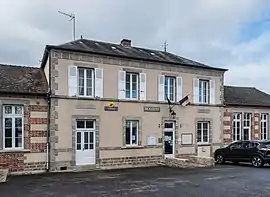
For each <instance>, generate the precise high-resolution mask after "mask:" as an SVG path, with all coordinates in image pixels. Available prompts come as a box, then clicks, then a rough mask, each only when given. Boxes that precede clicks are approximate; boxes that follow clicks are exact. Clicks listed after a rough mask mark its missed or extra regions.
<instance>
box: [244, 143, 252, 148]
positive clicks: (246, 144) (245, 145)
mask: <svg viewBox="0 0 270 197" xmlns="http://www.w3.org/2000/svg"><path fill="white" fill-rule="evenodd" d="M250 144H251V143H249V142H243V148H250Z"/></svg>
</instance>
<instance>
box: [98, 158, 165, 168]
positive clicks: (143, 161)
mask: <svg viewBox="0 0 270 197" xmlns="http://www.w3.org/2000/svg"><path fill="white" fill-rule="evenodd" d="M161 161H162V155H155V156H138V157H119V158H106V159H100V168H101V169H114V168H115V169H116V168H128V167H132V168H135V167H147V166H157V165H158V164H159V163H160V162H161Z"/></svg>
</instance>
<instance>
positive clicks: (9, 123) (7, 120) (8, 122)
mask: <svg viewBox="0 0 270 197" xmlns="http://www.w3.org/2000/svg"><path fill="white" fill-rule="evenodd" d="M5 128H12V118H5Z"/></svg>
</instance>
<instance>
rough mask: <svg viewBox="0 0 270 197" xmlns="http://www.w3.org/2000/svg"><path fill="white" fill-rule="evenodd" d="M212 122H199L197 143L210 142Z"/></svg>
mask: <svg viewBox="0 0 270 197" xmlns="http://www.w3.org/2000/svg"><path fill="white" fill-rule="evenodd" d="M209 130H210V122H205V121H200V122H197V143H209Z"/></svg>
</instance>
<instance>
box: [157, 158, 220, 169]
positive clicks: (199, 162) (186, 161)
mask: <svg viewBox="0 0 270 197" xmlns="http://www.w3.org/2000/svg"><path fill="white" fill-rule="evenodd" d="M162 165H164V166H168V167H173V168H198V167H212V166H214V165H215V162H214V159H213V158H211V157H198V156H191V157H189V158H165V159H164V160H163V162H162Z"/></svg>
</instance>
